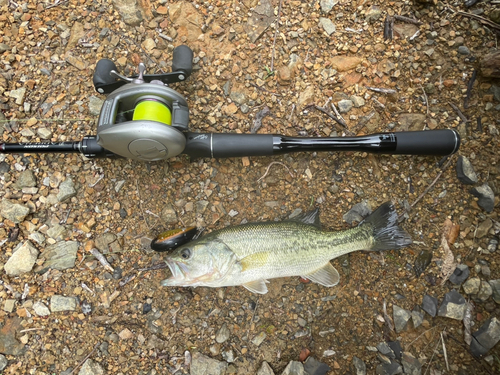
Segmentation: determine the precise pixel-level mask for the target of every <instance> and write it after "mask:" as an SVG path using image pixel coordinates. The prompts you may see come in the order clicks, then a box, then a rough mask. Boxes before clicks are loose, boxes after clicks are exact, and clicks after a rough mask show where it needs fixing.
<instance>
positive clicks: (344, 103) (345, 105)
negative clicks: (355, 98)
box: [337, 99, 354, 113]
mask: <svg viewBox="0 0 500 375" xmlns="http://www.w3.org/2000/svg"><path fill="white" fill-rule="evenodd" d="M337 105H338V106H339V112H340V113H347V112H349V111H350V110H351V109H352V107H353V105H354V103H353V102H352V101H351V100H348V99H343V100H341V101H340V102H338V103H337Z"/></svg>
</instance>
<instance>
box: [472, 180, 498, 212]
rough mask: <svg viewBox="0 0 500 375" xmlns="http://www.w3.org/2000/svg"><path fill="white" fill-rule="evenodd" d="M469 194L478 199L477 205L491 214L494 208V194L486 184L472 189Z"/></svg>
mask: <svg viewBox="0 0 500 375" xmlns="http://www.w3.org/2000/svg"><path fill="white" fill-rule="evenodd" d="M470 193H471V194H472V195H474V196H475V197H477V198H478V202H477V204H478V205H479V206H480V207H481V208H482V209H483V210H485V211H486V212H492V211H493V208H494V207H495V194H494V193H493V190H491V188H490V187H489V186H488V184H483V185H481V186H478V187H475V188H473V189H472V190H471V191H470Z"/></svg>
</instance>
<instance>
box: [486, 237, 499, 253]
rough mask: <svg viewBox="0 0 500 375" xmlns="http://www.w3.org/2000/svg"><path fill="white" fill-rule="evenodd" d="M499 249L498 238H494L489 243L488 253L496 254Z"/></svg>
mask: <svg viewBox="0 0 500 375" xmlns="http://www.w3.org/2000/svg"><path fill="white" fill-rule="evenodd" d="M497 248H498V238H497V237H493V238H491V239H490V240H489V242H488V251H489V252H490V253H494V252H495V251H497Z"/></svg>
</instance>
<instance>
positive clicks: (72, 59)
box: [66, 55, 87, 70]
mask: <svg viewBox="0 0 500 375" xmlns="http://www.w3.org/2000/svg"><path fill="white" fill-rule="evenodd" d="M66 62H67V63H68V64H70V65H73V66H74V67H75V68H77V69H79V70H85V69H87V62H86V61H85V60H83V59H82V58H80V57H76V56H72V55H68V56H66Z"/></svg>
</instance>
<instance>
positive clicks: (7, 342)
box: [0, 317, 24, 356]
mask: <svg viewBox="0 0 500 375" xmlns="http://www.w3.org/2000/svg"><path fill="white" fill-rule="evenodd" d="M21 321H22V319H21V318H18V317H15V318H10V319H9V318H7V319H5V318H4V319H3V326H2V327H1V328H0V353H2V354H4V355H13V356H17V355H19V354H21V352H22V350H23V348H24V344H23V343H22V342H20V341H19V340H18V339H17V338H16V333H17V331H19V330H20V329H22V326H21Z"/></svg>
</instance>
